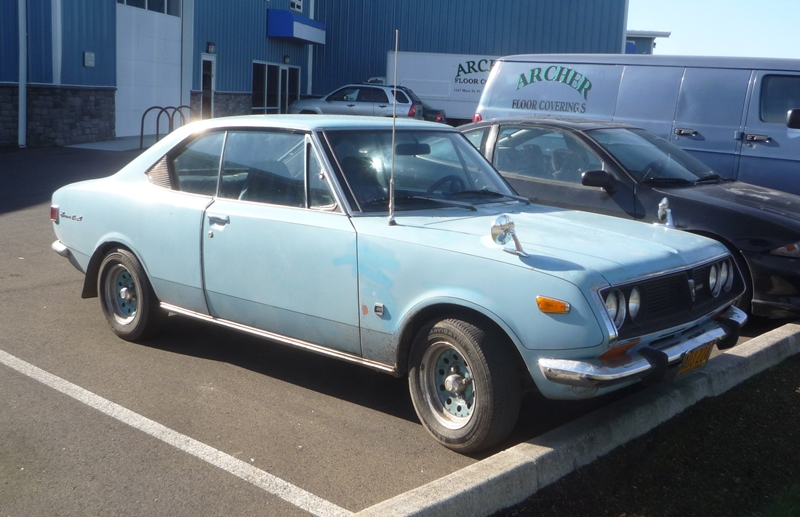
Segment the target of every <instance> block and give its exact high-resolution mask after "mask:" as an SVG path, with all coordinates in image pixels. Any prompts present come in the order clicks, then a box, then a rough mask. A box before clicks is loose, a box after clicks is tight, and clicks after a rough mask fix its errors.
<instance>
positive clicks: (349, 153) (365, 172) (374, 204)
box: [325, 130, 518, 212]
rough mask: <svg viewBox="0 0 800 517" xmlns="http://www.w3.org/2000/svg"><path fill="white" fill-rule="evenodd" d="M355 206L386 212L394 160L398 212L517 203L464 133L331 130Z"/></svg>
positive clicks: (328, 136)
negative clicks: (393, 139) (393, 151)
mask: <svg viewBox="0 0 800 517" xmlns="http://www.w3.org/2000/svg"><path fill="white" fill-rule="evenodd" d="M325 137H326V139H327V140H328V142H329V144H330V146H331V149H332V150H333V153H334V155H335V160H336V162H337V163H338V164H339V167H340V169H341V171H342V173H343V180H344V181H343V182H344V183H345V185H343V187H344V188H348V189H349V190H350V192H351V193H352V197H353V199H354V201H355V203H356V204H357V205H358V206H356V207H354V208H356V209H358V210H361V211H362V212H387V211H388V209H389V183H390V179H391V176H392V163H393V162H394V185H395V210H397V211H403V210H419V209H429V208H442V207H447V206H450V207H453V206H455V207H469V208H474V206H475V205H478V204H483V203H491V202H497V201H508V200H513V199H518V197H517V196H516V194H515V193H514V191H513V190H512V189H511V187H509V186H508V184H506V182H505V180H504V179H503V178H502V177H501V176H500V175H499V174H498V173H497V171H495V170H494V169H493V168H492V166H491V165H489V163H488V162H487V161H486V160H485V159H484V158H483V156H481V154H480V153H479V152H478V150H477V149H475V148H474V147H473V146H472V145H471V144H470V143H469V142H468V141H467V140H466V139H465V138H464V137H463V136H462V135H460V134H458V133H454V132H449V131H448V132H445V131H430V130H398V131H397V132H396V135H395V146H394V149H395V153H394V156H393V153H392V131H391V130H379V131H375V130H369V131H365V130H336V131H326V132H325Z"/></svg>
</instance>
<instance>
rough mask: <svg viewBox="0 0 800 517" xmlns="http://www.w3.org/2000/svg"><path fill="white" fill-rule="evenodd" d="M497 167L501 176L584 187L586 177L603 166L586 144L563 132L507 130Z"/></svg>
mask: <svg viewBox="0 0 800 517" xmlns="http://www.w3.org/2000/svg"><path fill="white" fill-rule="evenodd" d="M493 165H494V166H495V168H496V169H497V170H499V171H500V172H505V173H510V174H517V175H520V176H528V177H532V178H542V179H549V180H555V181H562V182H566V183H575V184H580V183H581V178H582V174H583V173H584V172H586V171H588V170H595V169H602V168H603V163H602V162H601V161H600V159H599V158H598V157H597V155H595V154H594V153H593V152H592V151H591V150H590V149H589V148H588V147H587V146H586V145H585V144H584V143H583V142H581V141H580V140H578V139H577V138H575V137H574V136H573V135H570V134H568V133H566V132H563V131H558V130H555V129H548V128H538V127H526V126H503V127H501V128H500V132H499V134H498V137H497V144H496V146H495V151H494V157H493Z"/></svg>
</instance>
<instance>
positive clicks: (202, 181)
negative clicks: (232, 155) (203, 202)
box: [171, 131, 225, 196]
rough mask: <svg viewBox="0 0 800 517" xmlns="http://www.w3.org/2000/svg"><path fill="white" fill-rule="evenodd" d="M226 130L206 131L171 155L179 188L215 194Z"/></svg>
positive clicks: (209, 194) (204, 193)
mask: <svg viewBox="0 0 800 517" xmlns="http://www.w3.org/2000/svg"><path fill="white" fill-rule="evenodd" d="M224 140H225V132H223V131H220V132H214V133H206V134H204V135H201V136H199V137H198V138H195V139H194V140H192V141H191V142H189V143H188V144H186V145H184V146H183V147H181V149H179V150H178V152H177V153H175V154H173V155H172V156H171V161H172V170H173V171H174V173H175V178H176V179H177V190H180V191H182V192H190V193H192V194H203V195H206V196H213V195H214V194H216V192H217V176H219V162H220V157H221V155H222V143H223V142H224Z"/></svg>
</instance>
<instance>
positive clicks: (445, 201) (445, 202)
mask: <svg viewBox="0 0 800 517" xmlns="http://www.w3.org/2000/svg"><path fill="white" fill-rule="evenodd" d="M395 199H397V198H395ZM400 199H402V198H400ZM406 199H422V200H424V201H433V202H435V203H442V204H443V205H450V206H460V207H463V208H469V209H470V210H472V211H473V212H476V211H477V210H478V209H477V208H475V205H473V204H472V203H466V202H464V201H456V200H454V199H443V198H440V197H428V196H406Z"/></svg>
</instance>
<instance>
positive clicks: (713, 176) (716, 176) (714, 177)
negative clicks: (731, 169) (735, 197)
mask: <svg viewBox="0 0 800 517" xmlns="http://www.w3.org/2000/svg"><path fill="white" fill-rule="evenodd" d="M718 179H719V174H715V173H711V174H709V175H708V176H703V177H702V178H700V179H699V180H697V181H695V182H694V184H695V185H697V184H698V183H702V182H705V181H717V180H718Z"/></svg>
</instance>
